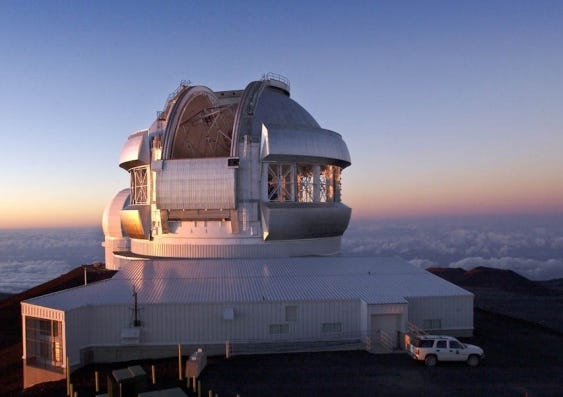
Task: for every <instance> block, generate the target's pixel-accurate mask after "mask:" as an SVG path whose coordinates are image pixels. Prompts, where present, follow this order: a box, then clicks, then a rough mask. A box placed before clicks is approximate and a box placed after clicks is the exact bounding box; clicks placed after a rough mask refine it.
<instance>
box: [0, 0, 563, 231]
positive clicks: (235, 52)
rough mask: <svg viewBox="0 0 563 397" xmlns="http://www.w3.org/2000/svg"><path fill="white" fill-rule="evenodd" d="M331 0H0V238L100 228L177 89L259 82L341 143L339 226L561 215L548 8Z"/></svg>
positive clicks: (552, 24) (559, 9)
mask: <svg viewBox="0 0 563 397" xmlns="http://www.w3.org/2000/svg"><path fill="white" fill-rule="evenodd" d="M303 3H305V4H303ZM334 3H335V4H330V2H300V1H295V2H294V1H284V2H279V1H264V0H262V1H256V2H252V1H248V2H244V1H241V2H232V1H214V2H203V1H130V2H128V1H120V2H113V1H104V0H99V1H10V0H3V1H0V115H1V120H2V126H3V128H2V133H1V137H2V142H3V145H2V155H1V156H0V168H1V169H2V171H3V172H2V182H3V183H2V188H0V192H1V195H0V213H1V214H2V216H1V217H0V229H1V228H20V227H21V228H24V227H55V226H81V225H99V224H100V222H101V216H102V212H103V209H104V207H105V205H106V204H107V203H108V202H109V201H110V200H111V199H112V198H113V196H114V195H115V194H116V193H117V192H118V191H119V190H121V189H123V188H125V187H127V186H128V184H129V182H128V174H127V173H126V172H125V171H124V170H122V169H120V168H119V167H118V158H119V153H120V150H121V148H122V146H123V144H124V143H125V140H126V139H127V136H128V135H129V134H130V133H132V132H135V131H137V130H139V129H144V128H148V127H149V126H150V125H151V124H152V122H153V120H154V119H155V117H156V112H157V111H159V110H162V108H163V106H164V102H165V100H166V98H167V96H168V95H169V94H170V93H171V92H172V91H174V90H175V89H176V87H177V86H178V84H179V83H180V81H181V80H190V81H191V83H192V84H197V85H205V86H208V87H210V88H211V89H213V90H229V89H243V88H244V87H245V86H246V85H247V83H248V82H250V81H252V80H256V79H259V78H260V77H261V76H262V74H264V73H267V72H274V73H279V74H282V75H284V76H286V77H287V78H288V79H289V80H290V82H291V96H292V98H293V99H295V100H296V101H297V102H298V103H300V104H301V105H302V106H303V107H304V108H305V109H307V110H308V111H309V112H310V113H311V114H312V115H313V117H315V119H316V120H317V121H318V122H319V124H320V125H321V126H322V127H323V128H326V129H330V130H334V131H337V132H339V133H340V134H341V135H342V136H343V138H344V140H345V141H346V143H347V145H348V148H349V150H350V153H351V157H352V166H351V167H349V168H347V169H346V170H344V172H343V180H342V182H343V201H344V203H345V204H347V205H348V206H350V207H352V209H353V217H354V219H364V218H393V217H395V218H408V217H440V216H452V215H487V214H491V215H499V214H562V213H563V160H562V158H563V155H562V153H563V111H561V109H563V73H561V71H562V70H563V2H561V1H533V2H530V1H471V2H452V1H371V2H353V1H352V2H334Z"/></svg>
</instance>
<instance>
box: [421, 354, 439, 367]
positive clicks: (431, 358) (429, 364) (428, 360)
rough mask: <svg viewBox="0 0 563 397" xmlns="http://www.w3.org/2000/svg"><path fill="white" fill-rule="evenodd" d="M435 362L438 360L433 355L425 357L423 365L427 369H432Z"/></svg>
mask: <svg viewBox="0 0 563 397" xmlns="http://www.w3.org/2000/svg"><path fill="white" fill-rule="evenodd" d="M437 362H438V359H437V358H436V356H435V355H433V354H431V355H429V356H426V358H425V359H424V364H426V366H427V367H433V366H435V365H436V363H437Z"/></svg>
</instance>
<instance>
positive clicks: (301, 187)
mask: <svg viewBox="0 0 563 397" xmlns="http://www.w3.org/2000/svg"><path fill="white" fill-rule="evenodd" d="M314 198H315V196H314V181H313V166H312V165H298V166H297V201H299V202H300V203H312V202H313V201H314Z"/></svg>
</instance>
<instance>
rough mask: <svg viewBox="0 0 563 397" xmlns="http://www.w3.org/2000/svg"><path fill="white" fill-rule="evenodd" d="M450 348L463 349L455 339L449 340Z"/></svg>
mask: <svg viewBox="0 0 563 397" xmlns="http://www.w3.org/2000/svg"><path fill="white" fill-rule="evenodd" d="M450 349H463V345H462V344H461V343H459V342H458V341H457V340H452V341H450Z"/></svg>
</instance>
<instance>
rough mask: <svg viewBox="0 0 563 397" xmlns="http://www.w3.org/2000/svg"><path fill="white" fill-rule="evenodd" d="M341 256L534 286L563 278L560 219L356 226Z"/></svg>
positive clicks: (362, 223) (562, 223)
mask: <svg viewBox="0 0 563 397" xmlns="http://www.w3.org/2000/svg"><path fill="white" fill-rule="evenodd" d="M342 251H343V253H344V254H351V255H363V256H364V255H367V256H370V255H374V256H398V257H401V258H403V259H406V260H408V261H410V262H411V263H413V264H415V265H417V266H420V267H423V268H427V267H430V266H441V267H462V268H465V269H470V268H473V267H476V266H488V267H495V268H499V269H511V270H514V271H516V272H518V273H520V274H522V275H523V276H525V277H528V278H530V279H532V280H546V279H552V278H561V277H563V217H561V216H556V217H538V216H535V217H531V216H530V217H524V216H522V217H514V218H509V217H502V218H498V217H495V218H493V217H490V218H466V219H459V218H458V219H442V220H439V221H438V220H419V221H404V220H403V221H357V222H353V223H352V224H351V225H350V227H349V228H348V231H347V232H346V234H345V235H344V238H343V243H342Z"/></svg>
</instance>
